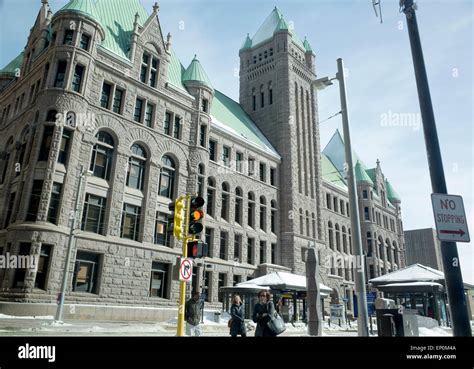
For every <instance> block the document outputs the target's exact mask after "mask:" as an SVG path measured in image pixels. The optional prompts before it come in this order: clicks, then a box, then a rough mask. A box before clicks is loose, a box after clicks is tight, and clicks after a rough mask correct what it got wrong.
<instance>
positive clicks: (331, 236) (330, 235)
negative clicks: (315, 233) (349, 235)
mask: <svg viewBox="0 0 474 369" xmlns="http://www.w3.org/2000/svg"><path fill="white" fill-rule="evenodd" d="M333 232H334V231H333V229H332V223H331V222H328V239H329V248H330V249H331V250H334V234H333Z"/></svg>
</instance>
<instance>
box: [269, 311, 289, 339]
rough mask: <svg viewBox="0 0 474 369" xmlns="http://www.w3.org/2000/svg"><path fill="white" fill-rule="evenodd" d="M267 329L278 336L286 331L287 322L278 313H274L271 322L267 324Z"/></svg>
mask: <svg viewBox="0 0 474 369" xmlns="http://www.w3.org/2000/svg"><path fill="white" fill-rule="evenodd" d="M267 327H268V329H270V330H271V331H272V332H273V333H274V334H275V335H277V336H278V335H279V334H282V333H283V332H284V331H286V325H285V322H284V320H283V318H282V317H281V316H280V315H278V313H277V312H276V311H275V312H274V314H273V316H270V320H269V321H268V322H267Z"/></svg>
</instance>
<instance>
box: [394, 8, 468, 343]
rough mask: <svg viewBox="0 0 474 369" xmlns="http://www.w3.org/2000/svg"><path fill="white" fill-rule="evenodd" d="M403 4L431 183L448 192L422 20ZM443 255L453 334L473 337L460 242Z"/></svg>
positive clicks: (445, 248) (447, 246) (443, 246)
mask: <svg viewBox="0 0 474 369" xmlns="http://www.w3.org/2000/svg"><path fill="white" fill-rule="evenodd" d="M400 6H401V8H402V11H403V12H404V13H405V15H406V18H407V25H408V35H409V38H410V46H411V53H412V58H413V65H414V68H415V77H416V86H417V89H418V99H419V102H420V111H421V118H422V122H423V133H424V135H425V145H426V152H427V154H428V166H429V170H430V178H431V187H432V189H433V193H440V194H447V193H448V189H447V186H446V179H445V176H444V168H443V160H442V158H441V149H440V147H439V141H438V133H437V130H436V123H435V118H434V112H433V105H432V103H431V96H430V88H429V84H428V77H427V75H426V69H425V61H424V58H423V50H422V48H421V40H420V34H419V32H418V23H417V21H416V14H415V10H416V6H415V4H414V3H413V0H401V1H400ZM441 255H442V259H443V268H444V275H445V277H444V278H445V281H446V290H447V294H448V301H449V308H450V310H451V315H452V320H453V335H454V336H464V337H471V336H472V332H471V327H470V323H469V314H468V310H467V303H466V296H465V295H464V284H463V280H462V274H461V266H460V263H459V255H458V249H457V246H456V242H446V241H441Z"/></svg>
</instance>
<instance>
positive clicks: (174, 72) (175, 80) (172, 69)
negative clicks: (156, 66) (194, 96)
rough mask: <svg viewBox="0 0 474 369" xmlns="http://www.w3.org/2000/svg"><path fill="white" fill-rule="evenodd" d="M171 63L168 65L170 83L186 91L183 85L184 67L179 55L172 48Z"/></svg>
mask: <svg viewBox="0 0 474 369" xmlns="http://www.w3.org/2000/svg"><path fill="white" fill-rule="evenodd" d="M170 59H171V60H170V64H169V65H168V83H170V84H172V85H173V86H174V87H176V88H178V89H180V90H182V91H183V92H185V93H188V92H187V91H186V87H184V85H183V74H184V71H185V69H184V67H183V65H182V64H181V62H180V61H179V59H178V56H177V55H176V53H175V52H174V50H173V49H171V58H170Z"/></svg>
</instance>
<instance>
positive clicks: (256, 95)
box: [252, 81, 273, 111]
mask: <svg viewBox="0 0 474 369" xmlns="http://www.w3.org/2000/svg"><path fill="white" fill-rule="evenodd" d="M265 90H266V91H267V94H268V95H267V96H268V105H273V87H272V82H271V81H270V82H268V84H267V86H266V88H265V87H264V85H263V84H262V85H260V90H259V91H257V90H256V89H255V88H253V89H252V109H253V111H255V110H257V99H258V102H259V105H260V108H264V107H265Z"/></svg>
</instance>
